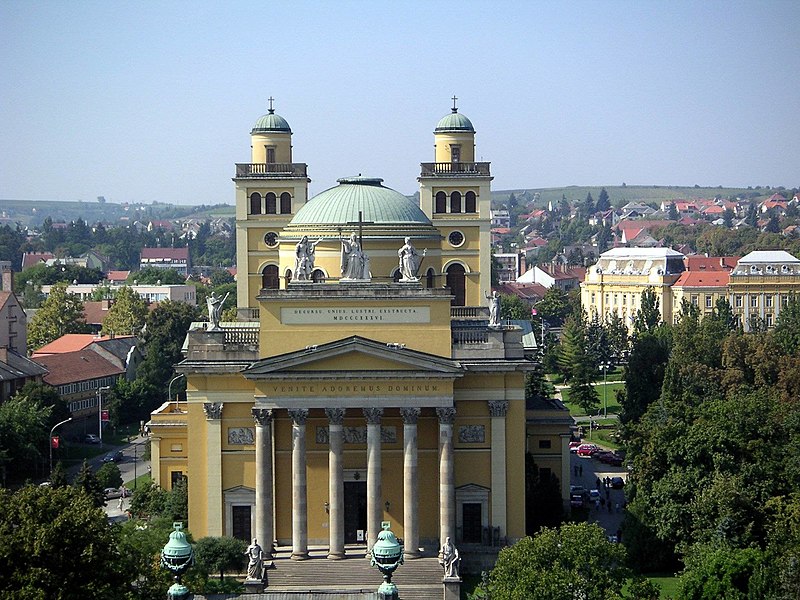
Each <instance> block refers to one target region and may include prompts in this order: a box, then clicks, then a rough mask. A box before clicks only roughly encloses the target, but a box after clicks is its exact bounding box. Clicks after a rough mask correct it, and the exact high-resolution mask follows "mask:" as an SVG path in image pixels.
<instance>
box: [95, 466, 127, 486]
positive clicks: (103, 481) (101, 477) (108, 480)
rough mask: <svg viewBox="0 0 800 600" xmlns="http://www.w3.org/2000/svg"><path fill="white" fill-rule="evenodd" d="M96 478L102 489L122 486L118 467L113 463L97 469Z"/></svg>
mask: <svg viewBox="0 0 800 600" xmlns="http://www.w3.org/2000/svg"><path fill="white" fill-rule="evenodd" d="M96 477H97V481H98V482H99V483H100V486H101V487H102V488H103V489H105V488H118V487H121V486H122V473H120V470H119V467H118V466H117V465H116V464H115V463H113V462H107V463H103V466H101V467H100V468H99V469H97V475H96Z"/></svg>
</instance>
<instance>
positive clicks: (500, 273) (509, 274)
mask: <svg viewBox="0 0 800 600" xmlns="http://www.w3.org/2000/svg"><path fill="white" fill-rule="evenodd" d="M492 257H493V258H494V259H495V261H496V269H497V280H498V281H501V282H506V281H516V280H517V277H519V276H520V275H522V273H523V272H524V271H525V253H524V252H503V253H493V254H492Z"/></svg>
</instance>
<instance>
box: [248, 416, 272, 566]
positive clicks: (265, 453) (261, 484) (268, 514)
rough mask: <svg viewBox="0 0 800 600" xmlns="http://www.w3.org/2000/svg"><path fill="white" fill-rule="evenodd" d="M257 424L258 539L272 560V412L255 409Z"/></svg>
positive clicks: (267, 558)
mask: <svg viewBox="0 0 800 600" xmlns="http://www.w3.org/2000/svg"><path fill="white" fill-rule="evenodd" d="M253 419H254V420H255V422H256V535H255V537H256V539H257V540H258V543H259V544H261V547H262V548H263V549H264V554H265V556H264V558H265V559H266V560H272V541H273V540H274V539H275V533H274V531H273V529H272V520H273V517H272V510H273V509H272V507H273V503H272V429H271V425H272V410H271V409H269V408H254V409H253Z"/></svg>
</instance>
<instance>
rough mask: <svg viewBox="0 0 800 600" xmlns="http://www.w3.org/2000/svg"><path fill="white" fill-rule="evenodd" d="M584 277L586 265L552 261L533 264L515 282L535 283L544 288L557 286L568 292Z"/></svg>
mask: <svg viewBox="0 0 800 600" xmlns="http://www.w3.org/2000/svg"><path fill="white" fill-rule="evenodd" d="M585 277H586V267H576V266H573V265H568V264H565V263H563V262H556V261H552V262H549V263H542V264H538V265H534V266H533V267H532V268H530V269H528V270H527V271H525V273H523V274H522V275H520V276H519V277H517V278H516V282H517V283H523V284H534V283H535V284H537V285H540V286H542V287H544V288H551V287H557V288H558V289H560V290H562V291H565V292H568V291H569V290H571V289H573V288H577V287H578V286H579V285H580V283H581V281H583V279H584V278H585Z"/></svg>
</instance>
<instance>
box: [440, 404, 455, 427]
mask: <svg viewBox="0 0 800 600" xmlns="http://www.w3.org/2000/svg"><path fill="white" fill-rule="evenodd" d="M436 416H437V417H439V423H440V424H442V425H452V424H453V423H455V421H456V409H455V407H450V408H437V409H436Z"/></svg>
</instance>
